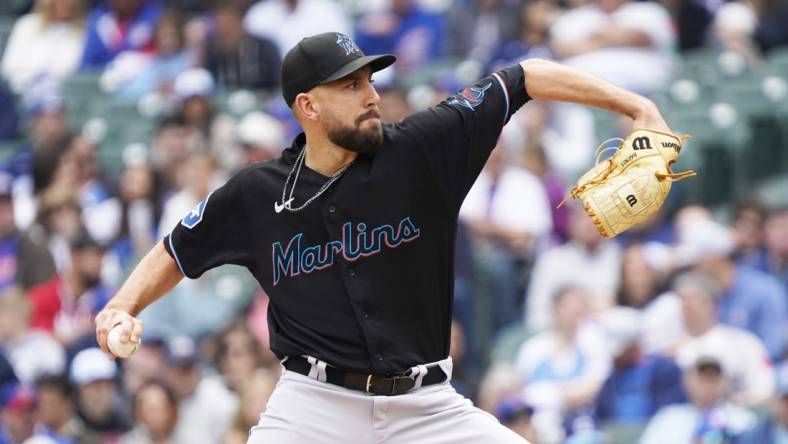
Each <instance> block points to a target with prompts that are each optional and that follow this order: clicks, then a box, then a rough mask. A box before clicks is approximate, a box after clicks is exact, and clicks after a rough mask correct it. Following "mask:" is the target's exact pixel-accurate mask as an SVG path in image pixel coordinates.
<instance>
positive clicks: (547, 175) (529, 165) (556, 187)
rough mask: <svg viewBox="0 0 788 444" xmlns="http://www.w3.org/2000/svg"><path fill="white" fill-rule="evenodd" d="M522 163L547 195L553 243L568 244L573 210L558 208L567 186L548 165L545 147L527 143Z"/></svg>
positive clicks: (536, 143) (533, 142)
mask: <svg viewBox="0 0 788 444" xmlns="http://www.w3.org/2000/svg"><path fill="white" fill-rule="evenodd" d="M521 162H522V166H523V168H525V169H526V170H528V171H529V172H531V174H533V175H535V176H536V177H538V178H539V180H540V181H541V182H542V186H543V187H544V189H545V192H546V193H547V204H548V207H549V208H550V216H551V219H552V221H553V223H552V226H553V229H552V235H551V238H550V240H551V243H552V244H562V243H564V242H566V241H567V240H569V214H570V212H571V210H570V208H569V207H568V206H563V205H562V206H561V207H560V208H558V204H559V203H561V201H562V200H564V197H565V196H566V186H565V185H564V183H563V181H562V180H561V179H560V178H559V177H558V176H557V175H556V174H555V172H554V171H553V169H552V167H551V166H550V165H549V164H548V162H547V157H546V156H545V152H544V147H543V146H542V145H541V144H540V143H538V142H536V141H533V140H529V141H527V142H526V143H525V148H524V150H523V153H522V160H521Z"/></svg>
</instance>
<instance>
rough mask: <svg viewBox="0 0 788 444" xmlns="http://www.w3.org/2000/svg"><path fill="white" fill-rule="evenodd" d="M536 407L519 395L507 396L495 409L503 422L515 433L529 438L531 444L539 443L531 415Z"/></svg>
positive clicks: (496, 414)
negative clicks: (525, 401)
mask: <svg viewBox="0 0 788 444" xmlns="http://www.w3.org/2000/svg"><path fill="white" fill-rule="evenodd" d="M533 414H534V409H533V408H532V407H531V406H529V405H527V404H525V403H524V402H523V401H522V400H521V399H519V398H517V397H511V398H506V399H504V400H503V401H501V402H500V403H498V405H497V406H496V409H495V417H496V418H498V420H499V421H501V424H503V425H505V426H506V427H508V428H510V429H512V430H513V431H514V432H515V433H517V434H518V435H520V436H522V437H523V438H525V439H527V440H528V442H529V443H531V444H537V443H538V442H539V441H538V440H537V438H536V430H535V429H534V425H533V423H531V417H532V416H533Z"/></svg>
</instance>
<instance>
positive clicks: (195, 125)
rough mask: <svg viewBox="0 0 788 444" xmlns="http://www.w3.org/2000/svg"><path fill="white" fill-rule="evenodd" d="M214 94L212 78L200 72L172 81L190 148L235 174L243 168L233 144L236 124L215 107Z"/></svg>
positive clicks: (214, 84)
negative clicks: (206, 155) (210, 157)
mask: <svg viewBox="0 0 788 444" xmlns="http://www.w3.org/2000/svg"><path fill="white" fill-rule="evenodd" d="M215 92H216V83H215V81H214V79H213V76H211V73H209V72H208V71H207V70H205V69H203V68H191V69H188V70H186V71H184V72H182V73H181V74H180V75H178V77H177V78H176V79H175V96H176V97H177V98H178V109H177V112H178V114H180V116H181V117H182V118H183V122H184V123H185V125H186V127H187V128H188V129H189V131H190V133H191V134H190V136H189V137H190V138H191V140H190V142H191V143H193V145H192V148H193V149H194V150H195V151H197V152H202V153H210V154H211V155H212V156H214V158H215V159H216V160H217V161H218V162H219V163H220V165H221V167H222V168H224V169H226V170H228V171H234V170H235V169H236V168H238V167H240V166H241V165H242V164H243V151H242V149H241V147H239V146H238V145H236V144H235V142H236V139H235V134H236V129H235V120H233V118H232V117H230V116H228V115H226V114H223V113H221V112H219V110H217V109H216V107H215V105H214V102H213V95H214V93H215Z"/></svg>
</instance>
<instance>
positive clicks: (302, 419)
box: [247, 364, 528, 444]
mask: <svg viewBox="0 0 788 444" xmlns="http://www.w3.org/2000/svg"><path fill="white" fill-rule="evenodd" d="M449 365H450V364H449ZM271 443H276V444H303V443H315V444H466V443H473V444H528V443H527V441H526V440H525V439H523V438H521V437H519V436H518V435H517V434H515V433H514V432H512V431H511V430H509V429H507V428H506V427H504V426H502V425H501V424H500V423H499V422H498V420H497V419H496V418H495V417H494V416H492V415H490V414H488V413H486V412H484V411H482V410H480V409H478V408H476V407H474V406H473V404H472V403H471V401H469V400H468V399H465V398H464V397H462V396H461V395H459V394H458V393H457V392H456V391H455V390H454V388H452V386H451V385H450V384H449V383H448V381H446V382H443V383H441V384H434V385H430V386H426V387H420V388H418V389H414V390H412V391H410V392H408V393H406V394H404V395H399V396H375V395H369V394H366V393H362V392H359V391H356V390H350V389H346V388H344V387H339V386H336V385H333V384H328V383H325V382H321V381H318V380H316V379H313V378H310V377H307V376H304V375H301V374H299V373H295V372H291V371H285V372H284V374H283V375H282V377H281V378H280V379H279V382H278V383H277V385H276V388H275V389H274V392H273V394H272V395H271V398H270V399H269V401H268V406H267V407H266V410H265V413H263V414H262V415H260V422H259V423H258V424H257V425H256V426H254V427H252V429H251V430H250V432H249V440H248V441H247V444H271Z"/></svg>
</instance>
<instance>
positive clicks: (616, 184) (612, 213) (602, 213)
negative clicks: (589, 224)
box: [562, 129, 695, 238]
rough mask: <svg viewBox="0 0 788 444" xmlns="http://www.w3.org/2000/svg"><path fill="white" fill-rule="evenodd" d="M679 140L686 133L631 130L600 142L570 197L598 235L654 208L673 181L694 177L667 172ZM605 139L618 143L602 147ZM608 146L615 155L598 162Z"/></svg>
mask: <svg viewBox="0 0 788 444" xmlns="http://www.w3.org/2000/svg"><path fill="white" fill-rule="evenodd" d="M685 138H689V136H682V137H677V136H674V135H673V134H669V133H663V132H659V131H653V130H648V129H637V130H635V131H633V132H632V133H631V134H630V135H629V136H628V137H627V138H626V139H624V140H621V139H610V140H608V141H606V142H603V143H602V144H601V145H600V146H599V148H597V153H596V156H595V157H596V166H595V167H594V168H592V169H591V170H590V171H588V172H587V173H585V174H584V175H583V176H582V177H580V179H579V180H578V182H577V185H576V186H575V187H574V188H572V190H571V191H570V196H571V197H572V198H579V199H580V201H581V202H583V208H585V210H586V213H588V215H589V216H590V217H591V220H592V221H593V222H594V225H596V227H597V229H598V230H599V233H600V234H601V235H602V236H604V237H607V238H611V237H613V236H615V235H617V234H618V233H621V232H622V231H624V230H626V229H628V228H629V227H631V226H633V225H635V224H638V223H640V222H643V221H644V220H646V219H648V218H649V217H650V216H651V215H653V214H654V213H656V212H657V211H658V210H659V208H660V207H661V206H662V202H664V201H665V198H666V197H667V195H668V192H669V191H670V185H671V184H672V183H673V182H674V181H677V180H680V179H683V178H685V177H689V176H694V175H695V172H694V171H691V170H690V171H685V172H682V173H673V172H672V171H671V170H670V167H671V165H672V164H673V163H674V162H675V161H676V158H677V157H678V155H679V152H681V147H682V144H683V141H684V139H685ZM611 140H620V141H621V144H620V145H619V146H617V147H612V146H609V147H607V148H604V147H605V144H606V143H607V142H610V141H611ZM611 149H616V150H617V151H616V153H615V154H614V155H613V156H611V157H610V158H608V159H607V160H605V161H604V162H603V163H599V158H600V156H601V155H602V154H603V153H604V152H606V151H608V150H611ZM562 203H563V202H562Z"/></svg>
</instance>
